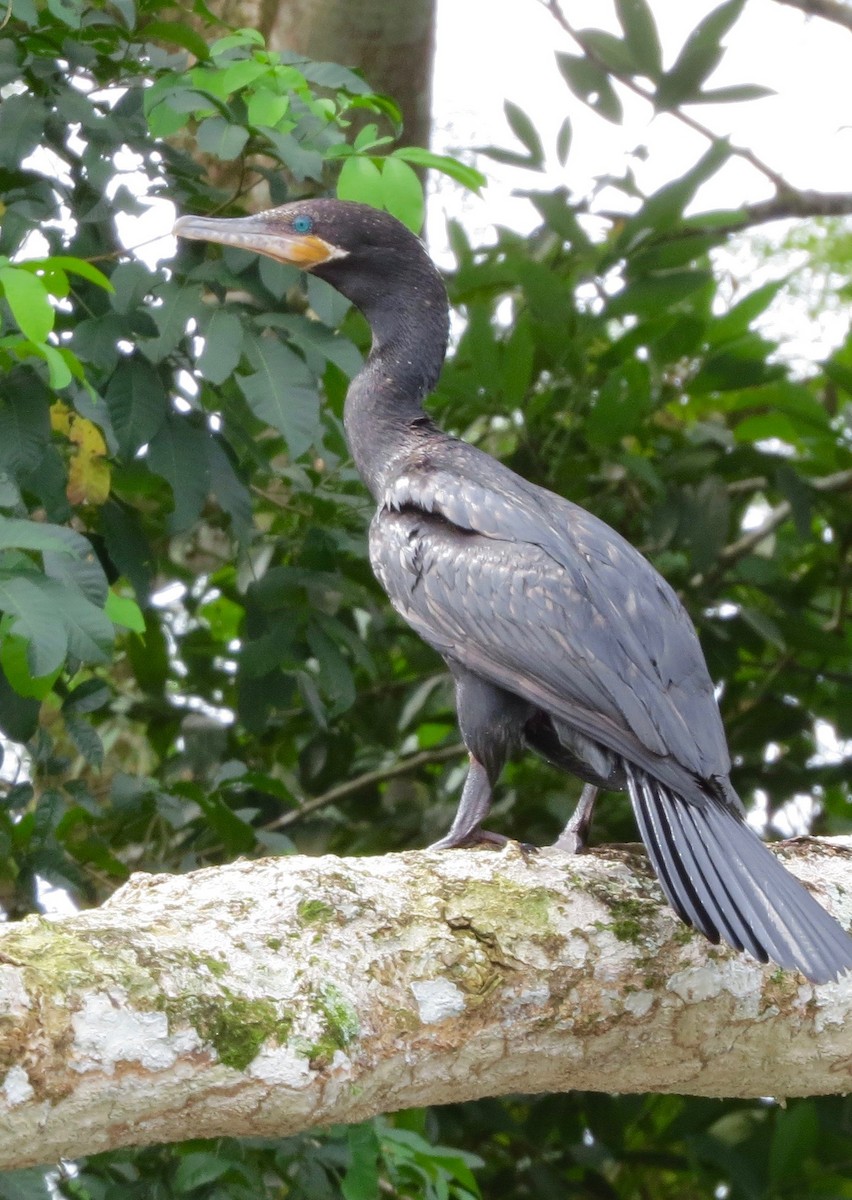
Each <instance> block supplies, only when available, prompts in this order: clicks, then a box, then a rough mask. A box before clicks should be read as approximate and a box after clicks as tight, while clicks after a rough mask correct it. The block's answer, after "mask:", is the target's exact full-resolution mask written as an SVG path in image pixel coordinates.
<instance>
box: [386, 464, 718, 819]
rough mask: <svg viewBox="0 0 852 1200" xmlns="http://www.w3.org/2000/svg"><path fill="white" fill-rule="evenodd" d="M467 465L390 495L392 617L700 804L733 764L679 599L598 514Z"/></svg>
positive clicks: (424, 474)
mask: <svg viewBox="0 0 852 1200" xmlns="http://www.w3.org/2000/svg"><path fill="white" fill-rule="evenodd" d="M465 452H470V454H471V455H476V457H474V458H473V459H472V468H473V469H471V462H470V461H465V459H467V458H468V455H467V453H465V455H464V458H463V461H462V462H457V461H456V462H453V463H452V464H451V465H450V467H448V468H447V469H440V468H439V469H435V466H434V465H431V466H430V469H428V470H425V469H421V470H417V469H412V470H409V471H408V472H405V473H402V474H400V475H399V476H397V478H396V480H395V482H394V483H393V484H392V485H391V486H390V487H389V488H388V491H387V493H386V495H385V497H384V504H383V506H382V507H381V508H380V509H379V512H378V513H377V515H376V518H375V519H374V521H373V526H372V529H371V536H370V553H371V559H372V562H373V567H374V570H375V571H376V574H377V576H378V578H379V581H380V582H381V584H382V586H383V587H384V588H385V590H386V591H387V593H388V595H389V597H390V599H391V602H392V603H393V605H394V607H395V608H396V609H397V611H398V612H399V613H400V614H401V615H402V616H403V617H404V618H405V619H406V620H407V621H408V622H409V623H410V624H411V625H412V626H413V628H414V629H415V630H416V631H417V632H418V633H419V634H420V635H421V636H422V637H423V638H424V639H425V640H426V641H427V642H429V643H430V644H431V645H433V646H435V648H436V649H437V650H439V651H440V653H442V654H444V655H446V656H447V657H450V658H453V659H455V660H456V661H458V662H460V663H462V664H463V665H464V666H466V667H467V668H468V669H470V670H472V671H474V672H475V673H476V674H478V675H480V676H482V677H484V678H486V679H488V680H490V681H491V682H492V683H495V684H497V685H498V686H500V687H503V688H506V689H507V690H508V691H511V692H514V693H515V694H517V695H520V696H523V697H524V698H525V699H527V700H528V701H530V702H531V703H533V704H535V705H537V706H539V707H541V708H543V709H544V710H545V711H547V712H549V713H550V714H551V715H552V716H554V717H555V718H556V719H557V720H560V721H564V722H566V723H567V724H569V725H570V726H572V727H573V728H576V729H579V730H580V731H581V732H582V733H584V734H585V735H586V736H588V737H590V738H592V739H593V740H595V741H597V742H599V743H601V744H602V745H604V746H606V747H608V748H609V749H611V750H614V751H615V752H617V753H619V754H621V755H623V756H624V757H625V758H626V759H627V760H628V761H631V762H634V763H636V764H638V765H640V766H642V767H644V768H645V769H646V770H648V771H649V772H651V773H652V774H653V775H654V776H655V777H657V778H659V779H661V780H662V781H663V782H666V783H669V784H670V785H671V786H673V787H675V788H678V789H679V790H682V791H684V794H688V795H690V796H691V798H693V799H696V800H699V801H700V799H701V798H702V796H703V790H702V789H701V788H700V787H699V786H698V781H699V780H704V781H710V780H711V779H713V778H714V777H717V776H720V777H725V776H726V775H727V773H728V771H729V769H730V760H729V758H728V752H727V747H726V744H725V736H724V731H723V728H722V723H721V719H720V716H719V711H718V708H717V706H716V701H715V698H714V694H713V686H712V683H711V680H710V678H709V675H708V673H707V669H706V667H705V665H704V659H703V656H702V653H701V649H700V646H699V644H698V639H697V637H696V635H695V632H694V630H693V627H692V624H691V622H690V620H689V617H688V616H687V614H686V612H685V611H684V609H683V607H682V606H681V604H680V602H679V601H678V600H677V597H676V596H675V595H674V593H673V591H672V590H671V588H670V587H669V586H668V584H666V583H665V581H664V580H663V579H662V578H661V577H660V576H659V575H658V574H657V572H656V571H655V570H654V569H653V567H651V565H650V564H649V563H648V562H647V561H646V560H645V559H644V558H643V557H642V556H641V555H640V554H639V553H638V552H637V551H635V550H634V549H633V548H632V547H631V546H630V545H629V544H628V543H627V542H625V541H624V539H623V538H621V537H620V536H619V535H618V534H616V533H615V531H614V530H612V529H610V528H609V527H608V526H606V525H604V524H603V523H602V522H601V521H598V520H597V519H596V518H595V517H593V516H591V514H589V513H587V512H585V511H584V510H583V509H580V508H578V507H577V506H576V505H573V504H570V503H568V502H567V501H565V500H562V499H561V498H560V497H557V496H554V495H552V494H551V493H548V492H544V491H543V490H542V489H539V488H535V487H534V486H533V485H531V484H528V483H526V481H524V480H522V479H520V477H518V476H516V475H514V474H513V473H512V472H510V471H508V469H507V468H505V467H501V466H500V464H497V463H495V462H494V461H493V460H491V459H487V458H485V456H481V455H478V452H476V451H474V450H473V448H472V447H465ZM483 460H484V463H486V464H487V477H486V476H485V467H484V464H483Z"/></svg>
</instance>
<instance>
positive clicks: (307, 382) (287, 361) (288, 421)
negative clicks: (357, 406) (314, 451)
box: [236, 337, 320, 458]
mask: <svg viewBox="0 0 852 1200" xmlns="http://www.w3.org/2000/svg"><path fill="white" fill-rule="evenodd" d="M250 358H251V361H252V365H253V366H254V367H255V368H256V371H255V373H254V374H253V375H237V377H236V379H237V383H238V384H239V386H240V389H241V391H242V393H243V395H244V396H245V398H246V400H247V401H248V404H249V407H250V408H251V410H252V412H253V413H254V414H255V416H256V417H258V418H259V419H260V420H261V421H265V422H266V423H267V424H268V425H271V426H272V427H273V429H277V430H278V431H279V433H281V434H282V435H283V437H284V439H285V441H286V442H287V447H288V449H289V451H290V454H291V456H292V457H293V458H298V457H299V456H300V455H302V454H304V452H305V451H306V450H307V449H309V448H310V446H312V445H313V444H314V443H315V442H316V441H317V439H318V438H319V436H320V415H319V414H320V403H319V396H318V394H317V391H316V387H315V386H314V384H313V382H312V380H311V376H310V375H309V373H308V371H307V370H306V368H305V364H304V363H303V362H302V360H301V359H300V358H299V356H298V355H297V354H294V353H293V351H292V350H290V349H289V348H288V347H287V346H283V345H282V344H281V342H280V341H279V340H278V339H277V338H273V337H264V338H254V339H253V340H252V342H251V350H250Z"/></svg>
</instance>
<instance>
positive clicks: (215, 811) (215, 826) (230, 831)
mask: <svg viewBox="0 0 852 1200" xmlns="http://www.w3.org/2000/svg"><path fill="white" fill-rule="evenodd" d="M195 799H196V800H197V802H198V805H199V807H200V808H201V809H202V811H203V812H204V816H205V817H206V819H207V824H208V825H209V827H210V829H211V830H212V832H213V833H214V834H215V835H216V836H217V837H218V838H220V839H221V840H222V842H224V844H225V846H226V848H227V850H228V851H229V853H230V854H232V855H236V854H247V853H248V852H249V851H250V850H253V849H254V846H255V840H256V839H255V833H254V830H253V829H252V827H251V825H250V824H249V823H248V822H247V821H244V820H243V819H242V818H241V817H239V816H238V815H237V814H236V813H235V812H234V811H233V810H232V809H231V808H229V807H228V805H227V804H226V803H225V801H224V800H222V798H221V797H220V796H218V795H216V794H215V793H214V794H213V795H209V796H208V795H205V794H204V793H203V792H201V791H200V789H199V792H198V794H197V796H196V797H195Z"/></svg>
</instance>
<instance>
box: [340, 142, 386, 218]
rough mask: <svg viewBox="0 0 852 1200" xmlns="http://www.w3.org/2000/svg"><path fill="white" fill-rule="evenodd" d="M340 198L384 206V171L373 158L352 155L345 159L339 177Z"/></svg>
mask: <svg viewBox="0 0 852 1200" xmlns="http://www.w3.org/2000/svg"><path fill="white" fill-rule="evenodd" d="M337 198H338V200H356V201H358V202H359V203H360V204H372V206H373V208H384V202H385V185H384V182H383V181H382V173H381V171H380V170H379V168H378V167H377V166H376V164H375V163H374V162H373V160H372V159H371V158H364V157H362V156H361V155H354V154H353V155H352V156H351V157H350V158H347V159H345V161H344V163H343V166H342V167H341V169H340V174H339V175H338V177H337Z"/></svg>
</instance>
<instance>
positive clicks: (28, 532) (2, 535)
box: [0, 517, 92, 558]
mask: <svg viewBox="0 0 852 1200" xmlns="http://www.w3.org/2000/svg"><path fill="white" fill-rule="evenodd" d="M10 549H17V550H40V551H45V550H50V551H53V552H54V553H57V554H74V555H76V556H77V557H78V558H85V557H86V556H88V555H91V553H92V546H91V543H90V542H89V541H88V540H87V539H86V538H84V537H83V536H82V534H79V533H77V532H76V530H73V529H67V528H66V527H65V526H64V525H46V524H42V522H40V521H25V520H21V519H20V518H17V517H0V550H10Z"/></svg>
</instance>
